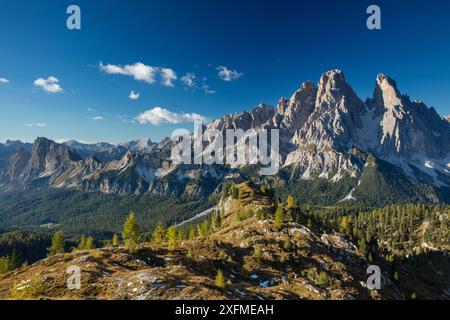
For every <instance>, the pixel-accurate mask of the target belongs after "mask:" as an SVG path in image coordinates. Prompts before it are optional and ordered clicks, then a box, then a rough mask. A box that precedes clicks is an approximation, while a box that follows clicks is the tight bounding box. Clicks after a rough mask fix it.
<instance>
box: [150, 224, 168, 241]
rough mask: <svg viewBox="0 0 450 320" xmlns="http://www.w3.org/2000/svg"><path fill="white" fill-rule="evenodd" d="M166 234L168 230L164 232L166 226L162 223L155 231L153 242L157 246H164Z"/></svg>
mask: <svg viewBox="0 0 450 320" xmlns="http://www.w3.org/2000/svg"><path fill="white" fill-rule="evenodd" d="M165 234H166V230H164V226H163V225H162V224H161V223H158V225H157V226H156V228H155V230H154V231H153V234H152V240H153V242H154V243H155V244H162V243H163V242H164V236H165Z"/></svg>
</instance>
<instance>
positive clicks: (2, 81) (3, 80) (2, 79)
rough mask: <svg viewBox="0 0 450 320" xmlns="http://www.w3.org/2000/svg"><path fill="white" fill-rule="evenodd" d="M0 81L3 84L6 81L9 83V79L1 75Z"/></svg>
mask: <svg viewBox="0 0 450 320" xmlns="http://www.w3.org/2000/svg"><path fill="white" fill-rule="evenodd" d="M0 83H4V84H6V83H9V80H8V79H6V78H2V77H0Z"/></svg>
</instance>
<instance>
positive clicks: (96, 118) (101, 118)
mask: <svg viewBox="0 0 450 320" xmlns="http://www.w3.org/2000/svg"><path fill="white" fill-rule="evenodd" d="M91 119H92V120H95V121H100V120H105V118H103V117H102V116H95V117H92V118H91Z"/></svg>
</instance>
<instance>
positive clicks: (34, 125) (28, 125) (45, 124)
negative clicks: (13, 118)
mask: <svg viewBox="0 0 450 320" xmlns="http://www.w3.org/2000/svg"><path fill="white" fill-rule="evenodd" d="M25 127H29V128H31V127H38V128H44V127H48V125H47V123H45V122H38V123H25Z"/></svg>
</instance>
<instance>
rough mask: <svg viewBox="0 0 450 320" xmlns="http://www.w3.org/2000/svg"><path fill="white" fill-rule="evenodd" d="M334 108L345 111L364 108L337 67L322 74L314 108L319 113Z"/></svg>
mask: <svg viewBox="0 0 450 320" xmlns="http://www.w3.org/2000/svg"><path fill="white" fill-rule="evenodd" d="M335 108H339V109H341V110H342V111H344V112H346V113H349V112H353V111H360V110H363V109H365V107H364V104H363V102H362V101H361V100H360V99H359V97H358V96H357V95H356V93H355V92H354V91H353V89H352V87H351V86H350V85H349V84H348V83H347V82H346V80H345V76H344V73H343V72H342V71H341V70H338V69H335V70H331V71H328V72H326V73H324V74H323V75H322V77H321V78H320V81H319V85H318V88H317V98H316V109H317V111H318V112H319V113H320V114H323V113H324V112H329V111H332V110H334V109H335Z"/></svg>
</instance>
